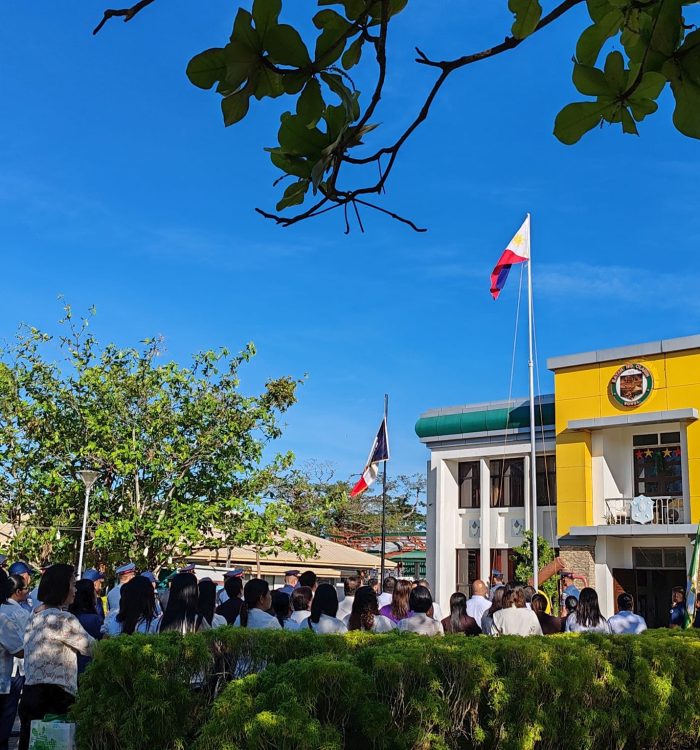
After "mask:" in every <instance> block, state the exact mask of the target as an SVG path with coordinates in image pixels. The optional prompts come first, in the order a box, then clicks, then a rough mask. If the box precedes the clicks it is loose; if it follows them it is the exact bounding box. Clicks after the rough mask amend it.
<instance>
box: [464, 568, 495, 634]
mask: <svg viewBox="0 0 700 750" xmlns="http://www.w3.org/2000/svg"><path fill="white" fill-rule="evenodd" d="M488 593H489V589H488V586H487V585H486V584H485V583H484V582H483V581H482V580H479V579H477V580H476V581H474V582H473V583H472V595H471V596H470V597H469V599H468V600H467V614H468V615H469V617H473V618H474V619H475V620H476V624H477V625H478V626H479V627H481V618H482V617H483V616H484V612H486V611H488V610H489V609H491V603H492V602H491V601H489V599H488Z"/></svg>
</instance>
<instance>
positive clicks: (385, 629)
mask: <svg viewBox="0 0 700 750" xmlns="http://www.w3.org/2000/svg"><path fill="white" fill-rule="evenodd" d="M343 622H344V623H345V625H346V626H347V627H348V628H349V627H350V615H348V616H347V617H344V618H343ZM395 628H396V623H394V622H392V621H391V620H390V619H389V618H388V617H384V615H375V616H374V625H372V627H371V628H370V630H369V631H366V630H364V628H362V630H364V632H371V633H391V631H392V630H394V629H395Z"/></svg>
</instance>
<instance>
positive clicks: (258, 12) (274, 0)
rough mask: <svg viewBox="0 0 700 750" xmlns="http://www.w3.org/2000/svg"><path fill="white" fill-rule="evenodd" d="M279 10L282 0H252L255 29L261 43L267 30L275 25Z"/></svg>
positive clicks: (264, 40) (264, 39)
mask: <svg viewBox="0 0 700 750" xmlns="http://www.w3.org/2000/svg"><path fill="white" fill-rule="evenodd" d="M281 10H282V0H253V20H254V21H255V29H256V31H257V32H258V34H259V35H260V38H261V39H262V41H263V44H265V42H266V37H267V33H268V31H269V30H270V29H272V28H274V27H275V26H276V25H277V19H278V18H279V14H280V11H281ZM268 49H269V48H268Z"/></svg>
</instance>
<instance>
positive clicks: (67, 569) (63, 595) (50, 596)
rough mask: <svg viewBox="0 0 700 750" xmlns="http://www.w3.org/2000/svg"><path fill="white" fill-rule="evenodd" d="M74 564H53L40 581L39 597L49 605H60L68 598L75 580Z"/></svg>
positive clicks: (43, 602)
mask: <svg viewBox="0 0 700 750" xmlns="http://www.w3.org/2000/svg"><path fill="white" fill-rule="evenodd" d="M73 578H74V573H73V566H72V565H68V564H67V563H56V564H55V565H52V566H51V567H50V568H49V569H48V570H47V571H46V572H45V573H44V575H43V576H41V580H40V581H39V591H38V593H37V597H38V599H39V601H40V602H41V603H42V604H45V605H46V606H47V607H60V606H62V605H63V603H64V602H65V601H66V599H67V598H68V594H69V593H70V585H71V583H72V582H73Z"/></svg>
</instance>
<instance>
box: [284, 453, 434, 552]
mask: <svg viewBox="0 0 700 750" xmlns="http://www.w3.org/2000/svg"><path fill="white" fill-rule="evenodd" d="M353 484H354V482H352V481H351V480H342V479H341V480H339V479H336V478H335V471H334V469H333V467H332V465H330V464H328V463H323V462H318V461H310V462H307V463H306V464H304V465H303V466H301V467H295V468H294V469H292V470H291V471H289V472H287V473H286V474H285V475H284V476H282V477H280V479H279V480H278V482H277V484H276V486H275V488H274V490H273V494H274V496H275V498H276V499H277V501H278V502H279V504H280V505H283V506H284V507H285V508H287V512H288V515H287V518H288V520H289V524H290V526H292V527H293V528H295V529H298V530H299V531H306V532H308V533H310V534H316V535H318V536H324V537H327V536H342V537H345V538H348V539H349V538H351V537H353V536H357V535H362V534H376V535H378V534H379V533H380V528H381V509H382V487H381V482H377V483H376V484H375V485H373V487H372V488H371V490H369V491H367V492H364V493H362V494H361V495H358V496H356V497H350V490H351V489H352V486H353ZM425 489H426V481H425V477H424V476H423V475H422V474H413V475H404V474H401V475H398V476H396V477H392V478H390V479H389V481H388V482H387V503H386V519H387V521H386V528H387V532H388V533H390V534H403V533H410V532H412V531H422V530H424V529H425Z"/></svg>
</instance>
